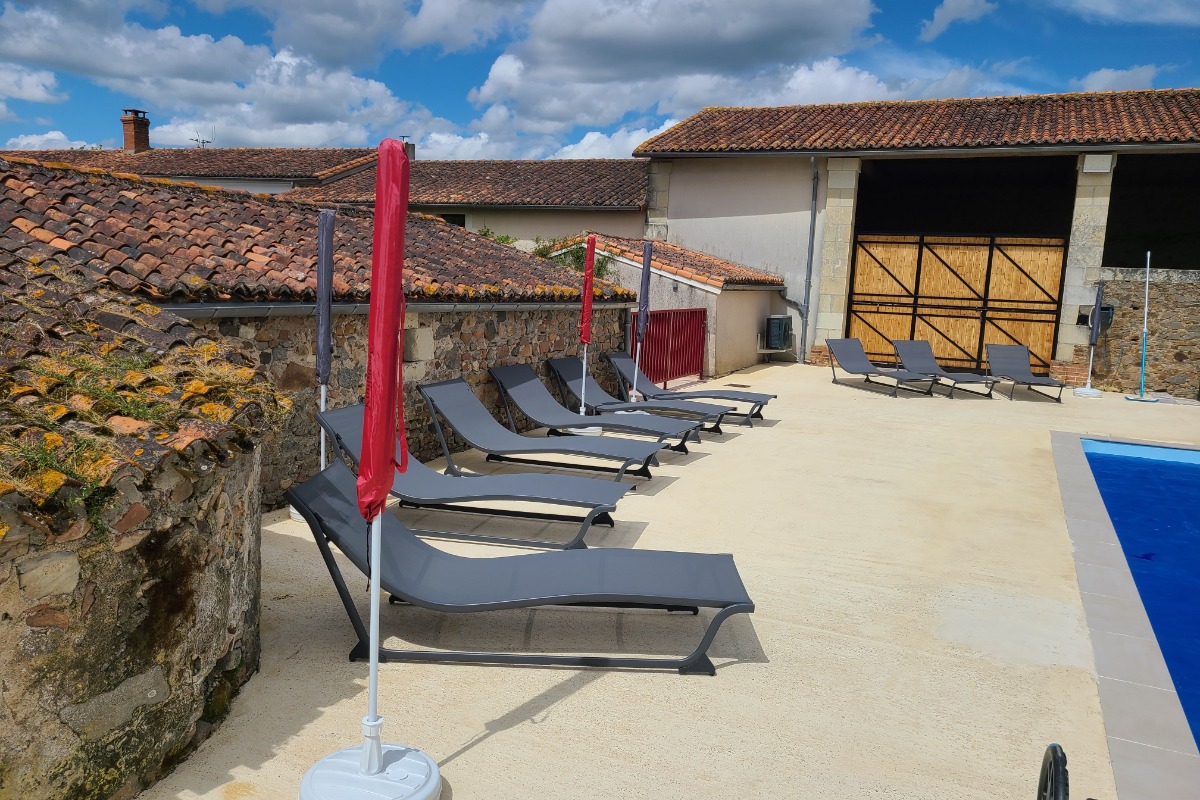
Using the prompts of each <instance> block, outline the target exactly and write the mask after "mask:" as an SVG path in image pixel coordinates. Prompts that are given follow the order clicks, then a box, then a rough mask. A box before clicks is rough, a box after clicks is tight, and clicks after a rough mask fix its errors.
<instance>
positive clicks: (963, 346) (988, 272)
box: [846, 234, 1065, 373]
mask: <svg viewBox="0 0 1200 800" xmlns="http://www.w3.org/2000/svg"><path fill="white" fill-rule="evenodd" d="M1064 250H1065V243H1064V241H1063V240H1062V239H1016V238H1002V237H994V236H991V237H988V236H882V235H870V234H862V235H859V236H858V237H857V239H856V241H855V247H854V264H853V267H852V271H851V281H850V298H849V314H848V320H847V324H846V329H847V330H846V335H847V336H852V337H857V338H859V339H861V340H862V343H863V347H864V348H866V351H867V354H868V355H869V356H870V357H871V359H872V360H873V361H879V362H888V363H890V362H892V361H893V360H894V359H895V351H894V350H893V348H892V344H891V343H892V340H894V339H926V340H928V341H929V342H930V344H931V345H932V346H933V352H934V355H936V356H937V358H938V360H939V361H940V362H941V363H942V364H943V365H944V366H946V367H948V368H951V369H960V370H982V369H983V368H984V345H985V344H989V343H997V344H1013V343H1019V344H1024V345H1028V346H1029V350H1030V353H1032V355H1033V359H1034V364H1033V367H1034V370H1035V371H1040V372H1043V373H1044V372H1046V371H1048V369H1049V366H1050V359H1051V357H1052V356H1053V353H1054V335H1055V331H1056V330H1057V329H1058V316H1059V309H1060V307H1061V305H1060V295H1061V288H1062V273H1063V254H1064ZM1039 368H1040V369H1039Z"/></svg>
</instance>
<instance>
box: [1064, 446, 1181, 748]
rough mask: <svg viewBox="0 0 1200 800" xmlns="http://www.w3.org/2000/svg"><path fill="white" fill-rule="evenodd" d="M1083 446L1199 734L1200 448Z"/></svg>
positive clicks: (1172, 677) (1165, 655)
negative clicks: (1199, 517) (1199, 516)
mask: <svg viewBox="0 0 1200 800" xmlns="http://www.w3.org/2000/svg"><path fill="white" fill-rule="evenodd" d="M1083 451H1084V453H1085V454H1086V455H1087V460H1088V464H1089V466H1091V469H1092V475H1093V476H1095V478H1096V485H1097V486H1098V487H1099V488H1100V495H1101V497H1103V498H1104V505H1105V507H1106V508H1107V509H1108V516H1109V518H1110V519H1111V520H1112V523H1113V527H1114V528H1116V531H1117V538H1118V539H1120V540H1121V548H1122V549H1123V550H1124V551H1125V560H1126V561H1127V562H1129V571H1130V572H1131V573H1133V580H1134V582H1135V583H1136V584H1137V588H1138V593H1139V594H1141V597H1142V604H1143V605H1144V606H1145V607H1146V614H1147V616H1149V617H1150V624H1151V625H1152V626H1153V627H1154V635H1155V636H1156V637H1157V638H1158V645H1159V647H1160V648H1161V649H1162V653H1163V658H1164V659H1166V662H1167V668H1168V669H1170V671H1171V679H1172V680H1173V681H1174V682H1175V691H1177V692H1178V693H1179V699H1180V702H1181V703H1182V704H1183V710H1184V713H1185V714H1187V718H1188V724H1190V725H1191V727H1192V735H1193V736H1195V737H1196V738H1197V740H1200V519H1198V514H1200V451H1198V450H1180V449H1175V448H1170V447H1150V446H1146V445H1130V444H1118V443H1115V442H1103V441H1096V440H1089V439H1085V440H1083Z"/></svg>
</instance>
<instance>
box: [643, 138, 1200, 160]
mask: <svg viewBox="0 0 1200 800" xmlns="http://www.w3.org/2000/svg"><path fill="white" fill-rule="evenodd" d="M1164 151H1166V152H1190V153H1200V142H1168V143H1161V144H1155V143H1152V142H1135V143H1126V144H1074V145H1068V144H1044V145H1039V144H1029V145H1005V146H1001V147H988V146H985V145H977V146H975V147H929V148H918V147H914V148H895V147H891V148H874V149H863V150H722V151H719V152H704V153H680V152H674V151H671V150H663V151H656V152H639V153H638V154H637V155H638V156H639V157H643V158H667V159H670V158H734V157H736V158H746V157H764V158H779V157H781V156H809V157H813V156H816V157H820V158H863V157H867V156H869V157H872V158H887V157H891V158H924V157H926V156H963V157H986V156H996V155H1010V156H1028V155H1079V154H1080V153H1127V152H1138V153H1161V152H1164Z"/></svg>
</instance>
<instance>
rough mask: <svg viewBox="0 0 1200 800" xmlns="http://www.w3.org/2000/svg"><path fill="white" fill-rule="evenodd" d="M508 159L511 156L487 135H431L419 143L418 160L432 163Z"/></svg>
mask: <svg viewBox="0 0 1200 800" xmlns="http://www.w3.org/2000/svg"><path fill="white" fill-rule="evenodd" d="M506 157H510V156H508V154H507V152H506V151H505V150H504V149H502V148H500V147H497V146H495V145H494V143H493V142H492V141H491V139H490V137H488V135H487V134H486V133H477V134H475V135H474V136H459V135H458V134H455V133H431V134H429V135H428V136H426V137H425V138H424V139H421V140H420V141H419V142H418V143H417V158H421V159H428V160H431V161H435V160H461V159H470V160H476V159H481V158H506Z"/></svg>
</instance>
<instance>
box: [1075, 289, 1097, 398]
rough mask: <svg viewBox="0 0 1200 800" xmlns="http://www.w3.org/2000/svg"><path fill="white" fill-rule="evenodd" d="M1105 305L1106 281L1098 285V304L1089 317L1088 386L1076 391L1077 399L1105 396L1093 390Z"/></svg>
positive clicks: (1094, 306) (1093, 307)
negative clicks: (1093, 373) (1098, 341)
mask: <svg viewBox="0 0 1200 800" xmlns="http://www.w3.org/2000/svg"><path fill="white" fill-rule="evenodd" d="M1103 303H1104V281H1100V283H1098V284H1096V303H1095V305H1093V306H1092V313H1091V314H1089V315H1088V325H1089V326H1090V327H1091V330H1090V331H1089V332H1088V369H1087V385H1086V386H1081V387H1079V388H1077V389H1076V390H1075V396H1076V397H1099V396H1100V395H1102V394H1104V393H1103V392H1101V391H1100V390H1099V389H1093V388H1092V360H1093V359H1094V358H1095V355H1096V340H1097V339H1099V338H1100V329H1101V327H1102V326H1103V325H1104V314H1103V311H1102V306H1103Z"/></svg>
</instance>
